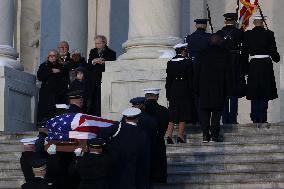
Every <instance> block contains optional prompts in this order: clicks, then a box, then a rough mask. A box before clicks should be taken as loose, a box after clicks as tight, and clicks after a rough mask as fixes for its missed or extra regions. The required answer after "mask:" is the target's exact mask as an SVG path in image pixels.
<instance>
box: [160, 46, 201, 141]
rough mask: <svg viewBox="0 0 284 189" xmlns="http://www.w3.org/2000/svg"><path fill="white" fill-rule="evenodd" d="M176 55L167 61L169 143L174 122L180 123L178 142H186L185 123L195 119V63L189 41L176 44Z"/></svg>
mask: <svg viewBox="0 0 284 189" xmlns="http://www.w3.org/2000/svg"><path fill="white" fill-rule="evenodd" d="M174 49H175V51H176V54H177V55H176V56H175V57H174V58H173V59H171V60H170V61H169V62H168V63H167V69H166V72H167V78H166V85H165V87H166V97H167V100H168V101H169V116H170V122H169V126H168V131H167V134H168V137H167V143H168V144H173V140H172V134H173V129H174V124H178V138H177V143H185V141H184V129H185V123H186V122H191V121H194V120H195V117H196V116H195V115H194V113H195V111H194V108H193V104H194V101H193V94H194V93H193V65H192V61H191V59H189V58H187V54H188V52H187V43H184V44H183V43H179V44H177V45H175V46H174Z"/></svg>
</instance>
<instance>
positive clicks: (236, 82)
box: [217, 13, 246, 124]
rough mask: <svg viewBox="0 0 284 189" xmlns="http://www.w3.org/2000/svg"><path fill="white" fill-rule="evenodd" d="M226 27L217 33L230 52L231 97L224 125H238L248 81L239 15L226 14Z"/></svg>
mask: <svg viewBox="0 0 284 189" xmlns="http://www.w3.org/2000/svg"><path fill="white" fill-rule="evenodd" d="M224 17H225V24H226V25H225V26H224V27H223V28H222V29H221V30H219V31H218V32H217V33H218V34H220V35H221V36H222V37H223V43H222V46H223V47H224V48H225V49H226V50H228V51H229V62H228V64H229V66H230V70H231V81H232V83H231V95H232V96H230V97H228V98H227V99H226V102H225V108H224V111H223V115H222V122H223V124H238V121H237V115H238V98H242V97H244V96H245V89H246V80H245V73H244V72H245V70H244V64H242V61H241V59H240V56H241V51H240V50H241V43H242V41H243V35H244V33H243V31H241V30H240V29H238V28H237V27H236V21H237V20H238V15H237V14H236V13H226V14H224Z"/></svg>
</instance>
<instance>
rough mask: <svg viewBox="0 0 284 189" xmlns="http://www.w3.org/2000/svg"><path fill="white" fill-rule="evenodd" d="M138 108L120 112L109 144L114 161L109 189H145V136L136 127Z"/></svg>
mask: <svg viewBox="0 0 284 189" xmlns="http://www.w3.org/2000/svg"><path fill="white" fill-rule="evenodd" d="M140 113H141V110H140V109H138V108H127V109H126V110H124V111H123V112H122V115H123V121H121V122H120V124H119V126H118V129H117V131H116V133H115V134H114V135H113V137H112V139H111V140H110V142H109V148H108V152H109V153H110V155H111V158H112V159H113V160H114V162H113V167H112V173H111V179H110V185H111V186H110V188H111V189H145V188H146V185H147V175H146V174H143V173H146V169H147V165H146V161H145V159H147V152H146V151H145V150H146V148H145V146H147V138H146V134H145V133H144V132H143V130H142V129H140V128H138V127H137V123H138V117H137V116H138V115H139V114H140Z"/></svg>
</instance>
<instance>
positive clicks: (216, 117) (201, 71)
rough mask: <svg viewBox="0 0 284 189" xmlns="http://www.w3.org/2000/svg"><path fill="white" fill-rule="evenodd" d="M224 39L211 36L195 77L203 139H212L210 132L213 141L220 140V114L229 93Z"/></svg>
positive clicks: (226, 53) (199, 61) (198, 63)
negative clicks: (209, 45)
mask: <svg viewBox="0 0 284 189" xmlns="http://www.w3.org/2000/svg"><path fill="white" fill-rule="evenodd" d="M221 42H222V37H221V36H220V35H217V34H214V35H212V37H211V44H212V45H211V47H210V48H209V49H207V50H205V51H203V52H202V53H201V54H200V56H199V58H198V62H197V69H196V74H195V79H194V80H195V91H196V93H197V96H198V97H199V102H200V104H199V105H200V122H201V126H202V129H203V141H204V142H208V141H209V140H210V137H211V136H210V132H209V131H211V134H212V141H218V136H219V129H220V119H221V113H222V110H223V108H224V102H225V99H226V97H227V96H229V95H230V93H229V89H228V87H229V84H230V80H229V75H230V73H229V65H228V52H227V51H226V50H224V49H223V48H222V47H221ZM211 114H212V115H211ZM210 119H211V121H210ZM210 122H211V124H210Z"/></svg>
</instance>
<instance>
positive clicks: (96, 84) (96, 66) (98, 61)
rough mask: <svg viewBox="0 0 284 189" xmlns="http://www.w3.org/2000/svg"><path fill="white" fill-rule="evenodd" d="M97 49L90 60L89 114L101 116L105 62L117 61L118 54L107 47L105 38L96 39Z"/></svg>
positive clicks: (98, 37)
mask: <svg viewBox="0 0 284 189" xmlns="http://www.w3.org/2000/svg"><path fill="white" fill-rule="evenodd" d="M95 46H96V48H94V49H91V51H90V54H89V59H88V65H89V71H90V80H91V86H92V87H91V88H92V91H91V94H92V95H91V99H90V100H91V108H90V109H89V114H92V115H96V116H100V115H101V82H102V72H104V71H105V61H114V60H116V52H115V51H113V50H111V49H110V48H109V47H108V46H107V40H106V37H105V36H100V35H99V36H97V37H96V39H95Z"/></svg>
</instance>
